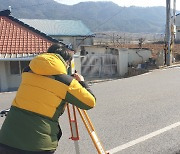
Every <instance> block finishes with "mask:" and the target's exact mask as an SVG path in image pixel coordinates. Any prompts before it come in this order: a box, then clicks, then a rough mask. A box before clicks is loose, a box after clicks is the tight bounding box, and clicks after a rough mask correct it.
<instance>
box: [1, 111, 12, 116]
mask: <svg viewBox="0 0 180 154" xmlns="http://www.w3.org/2000/svg"><path fill="white" fill-rule="evenodd" d="M9 111H10V109H6V110H2V111H1V112H0V116H1V117H4V116H7V114H8V112H9Z"/></svg>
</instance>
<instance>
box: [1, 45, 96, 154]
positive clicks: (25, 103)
mask: <svg viewBox="0 0 180 154" xmlns="http://www.w3.org/2000/svg"><path fill="white" fill-rule="evenodd" d="M71 60H72V54H70V53H69V52H68V49H67V48H66V47H65V46H64V45H62V44H53V45H52V46H51V47H50V48H49V49H48V52H47V53H43V54H40V55H38V56H36V57H35V58H34V59H32V60H31V62H30V64H29V67H27V68H25V69H24V72H23V73H22V81H21V84H20V86H19V88H18V91H17V94H16V96H15V98H14V100H13V103H12V106H11V108H10V111H9V113H8V115H7V117H6V119H5V121H4V123H3V125H2V128H1V130H0V153H1V154H26V153H27V154H36V153H38V154H52V153H54V152H55V150H56V148H57V146H58V140H59V139H60V137H61V135H62V132H61V129H60V126H59V123H58V118H59V116H60V115H61V114H62V113H63V111H64V108H65V106H66V104H67V103H71V104H73V105H75V106H77V107H79V108H81V109H84V110H88V109H91V108H93V107H94V106H95V103H96V98H95V96H94V95H93V93H92V91H91V90H90V89H89V87H88V85H87V84H86V82H85V81H84V78H83V76H81V75H80V74H78V73H75V74H74V77H72V76H70V75H68V74H67V68H68V65H69V64H70V61H71Z"/></svg>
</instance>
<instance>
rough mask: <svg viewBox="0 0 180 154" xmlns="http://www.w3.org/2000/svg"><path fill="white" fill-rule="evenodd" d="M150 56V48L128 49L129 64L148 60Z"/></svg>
mask: <svg viewBox="0 0 180 154" xmlns="http://www.w3.org/2000/svg"><path fill="white" fill-rule="evenodd" d="M151 57H152V53H151V51H150V50H144V49H128V63H129V65H137V64H141V63H144V62H145V61H148V60H149V58H151Z"/></svg>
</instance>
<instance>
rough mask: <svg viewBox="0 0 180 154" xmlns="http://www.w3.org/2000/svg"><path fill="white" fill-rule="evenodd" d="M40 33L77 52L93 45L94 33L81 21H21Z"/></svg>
mask: <svg viewBox="0 0 180 154" xmlns="http://www.w3.org/2000/svg"><path fill="white" fill-rule="evenodd" d="M20 20H21V21H23V22H24V23H26V24H28V25H31V26H32V27H34V28H36V29H38V30H39V31H41V32H43V33H45V34H47V35H49V36H51V37H53V38H55V39H57V40H59V41H61V42H63V43H64V44H67V45H69V46H70V47H72V49H73V50H75V51H76V50H77V49H78V47H80V46H81V45H92V44H93V35H94V34H93V33H92V32H91V31H90V29H89V28H88V27H87V26H86V25H84V24H83V23H82V21H80V20H47V19H20Z"/></svg>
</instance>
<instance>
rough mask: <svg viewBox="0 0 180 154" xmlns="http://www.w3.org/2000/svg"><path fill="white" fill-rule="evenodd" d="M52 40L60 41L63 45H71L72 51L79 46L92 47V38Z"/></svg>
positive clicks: (67, 37)
mask: <svg viewBox="0 0 180 154" xmlns="http://www.w3.org/2000/svg"><path fill="white" fill-rule="evenodd" d="M52 37H53V38H55V39H57V40H60V41H62V42H63V43H64V44H67V45H68V44H71V45H72V48H73V49H74V50H77V49H78V47H79V46H81V45H92V44H93V39H92V37H87V38H86V37H73V36H64V37H62V36H52Z"/></svg>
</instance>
